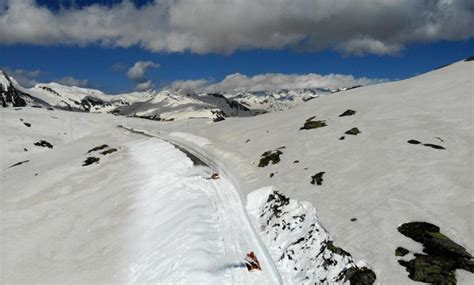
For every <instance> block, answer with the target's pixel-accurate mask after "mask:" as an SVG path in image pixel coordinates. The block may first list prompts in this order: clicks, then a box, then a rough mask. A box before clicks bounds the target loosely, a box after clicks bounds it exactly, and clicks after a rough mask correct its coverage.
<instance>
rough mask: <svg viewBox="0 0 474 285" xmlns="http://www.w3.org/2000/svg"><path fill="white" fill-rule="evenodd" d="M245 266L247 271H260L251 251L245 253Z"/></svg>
mask: <svg viewBox="0 0 474 285" xmlns="http://www.w3.org/2000/svg"><path fill="white" fill-rule="evenodd" d="M245 266H246V267H247V270H248V271H252V270H262V268H261V267H260V262H258V259H257V256H256V255H255V253H254V252H253V251H251V252H249V253H247V256H246V257H245Z"/></svg>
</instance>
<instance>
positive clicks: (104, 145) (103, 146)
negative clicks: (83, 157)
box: [87, 144, 109, 153]
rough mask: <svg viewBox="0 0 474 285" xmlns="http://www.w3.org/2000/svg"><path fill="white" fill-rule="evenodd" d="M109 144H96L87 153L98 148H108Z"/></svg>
mask: <svg viewBox="0 0 474 285" xmlns="http://www.w3.org/2000/svg"><path fill="white" fill-rule="evenodd" d="M108 147H109V146H108V145H106V144H103V145H100V146H96V147H94V148H91V149H90V150H89V151H88V152H87V153H91V152H93V151H98V150H101V149H104V148H108Z"/></svg>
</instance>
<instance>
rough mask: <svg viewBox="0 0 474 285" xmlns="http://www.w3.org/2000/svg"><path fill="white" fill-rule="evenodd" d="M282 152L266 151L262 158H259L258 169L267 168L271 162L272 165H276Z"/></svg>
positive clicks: (277, 150)
mask: <svg viewBox="0 0 474 285" xmlns="http://www.w3.org/2000/svg"><path fill="white" fill-rule="evenodd" d="M282 154H283V152H282V151H281V150H279V149H276V150H269V151H266V152H264V153H263V154H262V157H261V158H260V161H259V163H258V167H265V166H268V164H269V163H270V162H271V163H272V164H277V163H279V162H280V155H282Z"/></svg>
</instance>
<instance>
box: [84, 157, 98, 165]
mask: <svg viewBox="0 0 474 285" xmlns="http://www.w3.org/2000/svg"><path fill="white" fill-rule="evenodd" d="M99 160H100V158H98V157H93V156H89V157H88V158H87V159H86V160H84V163H83V164H82V166H87V165H91V164H92V163H96V162H99Z"/></svg>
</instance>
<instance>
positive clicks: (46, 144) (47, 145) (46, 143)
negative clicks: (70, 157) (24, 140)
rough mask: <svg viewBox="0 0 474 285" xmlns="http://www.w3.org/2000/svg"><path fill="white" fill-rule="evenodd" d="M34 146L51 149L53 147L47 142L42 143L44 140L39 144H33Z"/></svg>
mask: <svg viewBox="0 0 474 285" xmlns="http://www.w3.org/2000/svg"><path fill="white" fill-rule="evenodd" d="M34 145H36V146H42V147H47V148H53V145H52V144H50V143H49V142H47V141H44V140H40V141H39V142H35V143H34Z"/></svg>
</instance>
